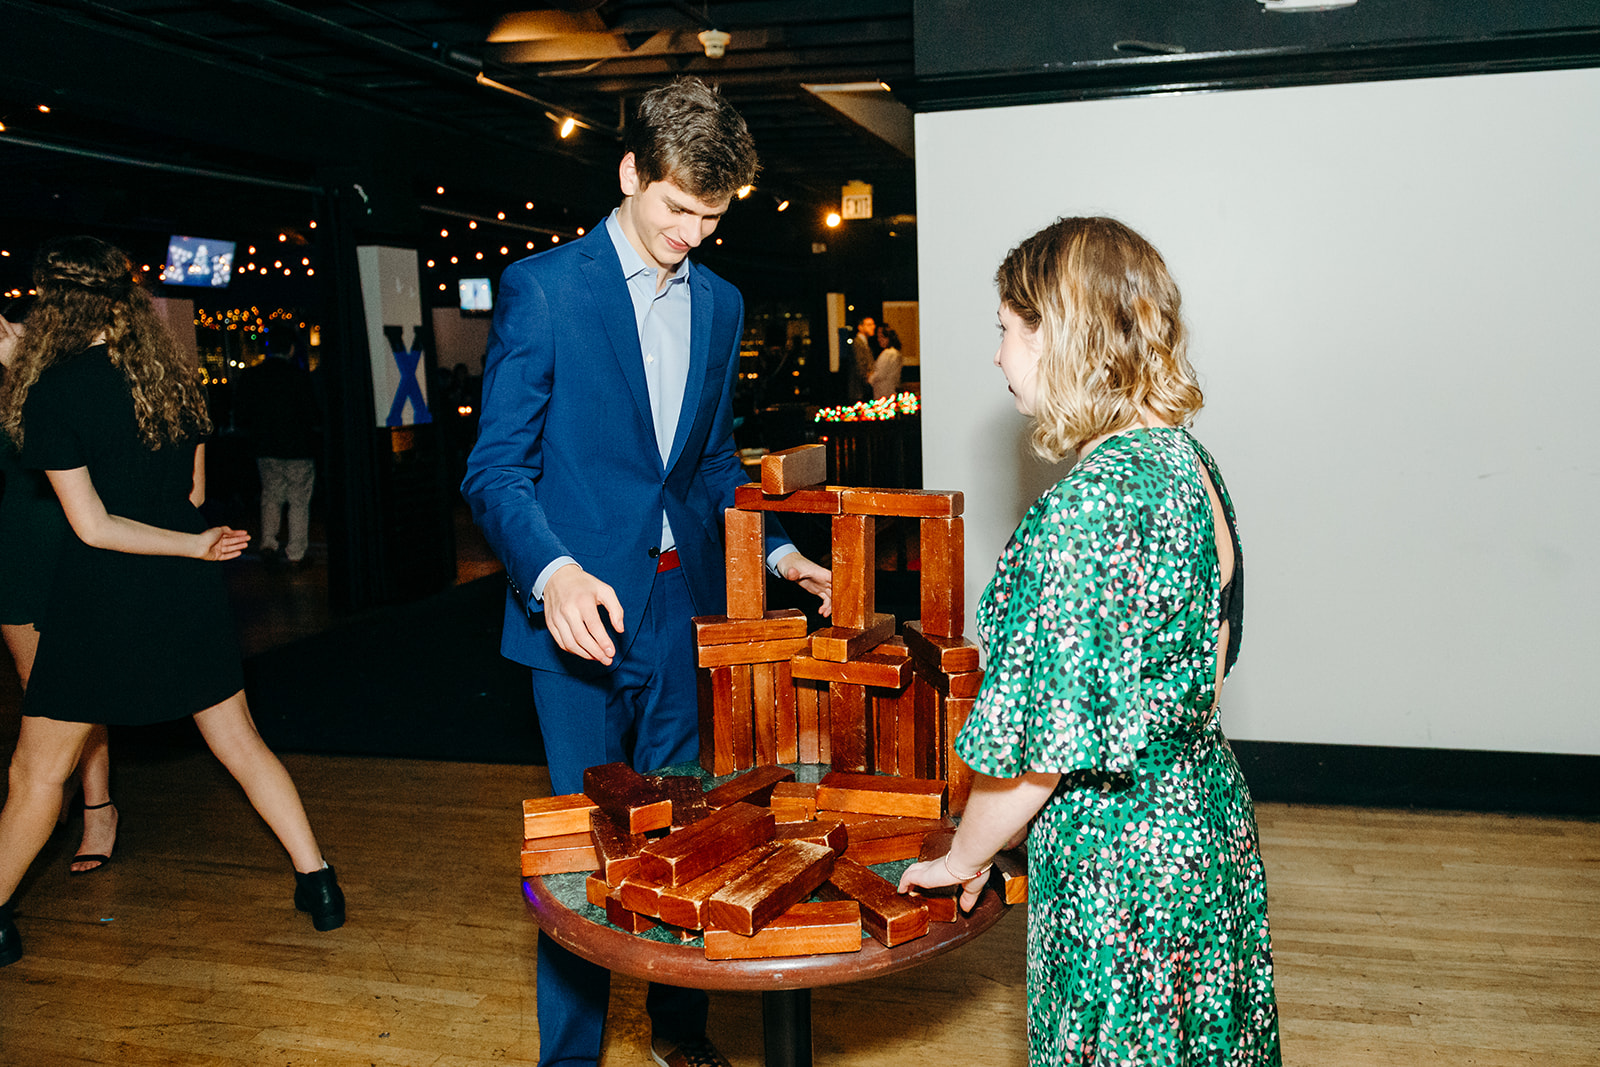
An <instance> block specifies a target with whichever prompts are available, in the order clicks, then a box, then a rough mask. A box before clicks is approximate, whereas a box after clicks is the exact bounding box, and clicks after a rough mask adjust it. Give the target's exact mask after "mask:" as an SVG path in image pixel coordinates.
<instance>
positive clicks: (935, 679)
mask: <svg viewBox="0 0 1600 1067" xmlns="http://www.w3.org/2000/svg"><path fill="white" fill-rule="evenodd" d="M912 663H913V667H912V669H913V670H914V671H916V672H917V673H918V674H920V675H922V676H923V677H924V678H926V679H927V680H928V684H929V685H931V686H933V687H934V688H935V689H937V690H938V691H939V694H940V695H941V696H947V697H955V698H956V699H957V700H970V699H972V698H973V697H975V696H977V695H978V690H980V689H982V688H983V672H982V671H960V672H958V673H956V674H949V673H947V672H945V671H942V670H940V669H939V668H937V667H935V666H933V665H932V664H931V663H928V662H926V661H925V660H920V659H917V660H913V661H912Z"/></svg>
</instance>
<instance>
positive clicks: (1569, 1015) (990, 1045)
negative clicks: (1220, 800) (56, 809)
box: [0, 746, 1600, 1067]
mask: <svg viewBox="0 0 1600 1067" xmlns="http://www.w3.org/2000/svg"><path fill="white" fill-rule="evenodd" d="M8 747H9V746H8ZM0 751H5V750H0ZM286 762H287V763H288V764H289V766H290V769H291V771H292V773H293V774H294V776H295V778H296V780H297V781H298V782H299V784H300V787H301V790H302V792H303V793H304V795H305V797H306V800H307V806H308V808H310V810H311V811H312V813H313V818H314V820H315V822H316V825H317V827H318V831H319V833H320V834H321V836H322V838H323V841H324V843H325V847H326V850H327V852H328V854H329V856H330V858H331V859H332V861H333V862H334V864H335V865H336V866H337V867H338V868H339V871H340V878H341V881H342V882H343V883H344V885H345V887H346V890H347V892H348V894H349V899H350V922H349V924H348V925H347V926H345V927H344V928H343V929H341V930H338V931H334V932H332V933H328V934H317V933H315V932H314V931H313V930H312V929H311V925H310V923H309V921H307V920H306V919H305V918H304V916H302V915H300V914H299V913H297V912H295V911H294V910H293V908H292V907H291V906H290V894H291V891H292V880H291V878H290V876H289V867H288V864H287V862H286V861H285V860H284V859H283V857H282V856H281V854H280V853H279V851H278V848H277V845H276V843H275V842H274V841H273V839H272V838H271V836H270V834H269V833H268V832H267V831H266V829H265V828H264V827H263V826H262V825H261V824H260V823H259V821H258V820H256V818H255V816H254V815H253V814H252V813H251V812H250V810H249V808H248V806H247V805H246V804H245V801H244V799H243V797H242V795H241V794H240V793H239V792H238V790H237V789H236V788H235V787H234V786H233V785H232V783H231V781H230V780H228V779H227V778H226V776H225V775H224V774H223V772H222V771H221V770H220V769H219V768H218V767H217V766H216V764H215V763H214V762H212V761H211V759H210V758H209V756H207V755H205V754H204V753H200V752H182V751H178V752H172V753H170V754H165V755H163V754H161V753H156V754H154V755H152V756H148V757H146V758H143V759H129V760H124V761H122V762H120V763H119V765H118V770H117V778H116V782H117V794H118V795H117V799H118V802H119V804H120V805H121V810H122V813H123V823H122V835H121V839H120V840H119V842H118V847H117V856H116V860H115V862H114V863H113V864H112V865H111V866H109V867H107V868H106V869H105V870H103V871H100V872H98V873H96V874H94V875H90V876H87V877H79V878H69V877H68V876H67V873H66V861H67V856H68V853H69V852H70V851H71V849H72V848H73V846H74V845H75V844H76V840H77V838H76V830H77V820H76V819H74V820H73V822H72V824H71V826H69V828H68V830H66V831H63V832H61V833H58V834H57V835H56V837H55V838H54V839H53V840H52V842H51V844H50V846H49V848H48V849H47V852H46V854H45V855H44V856H42V857H41V859H40V861H39V862H38V863H37V864H36V865H35V867H34V870H33V872H32V874H31V875H30V879H29V882H28V884H27V885H26V886H25V889H24V893H23V895H22V897H21V900H20V910H21V913H22V929H23V933H24V937H25V939H26V941H27V950H28V954H27V956H26V958H25V959H24V960H23V961H22V962H21V963H18V964H15V965H13V966H11V967H7V968H5V969H3V970H0V1063H3V1064H6V1065H27V1067H49V1065H54V1064H79V1063H115V1064H139V1065H142V1064H183V1065H189V1064H193V1065H212V1064H215V1065H239V1064H249V1065H252V1067H258V1065H262V1064H283V1065H301V1064H324V1065H361V1067H367V1065H377V1064H403V1065H417V1067H458V1065H466V1064H532V1063H534V1062H535V1059H536V1048H537V1023H536V1020H535V1012H534V951H533V946H534V936H533V928H532V925H531V924H530V923H529V921H528V919H527V918H526V916H525V913H524V910H523V906H522V903H521V899H520V897H519V896H518V891H517V880H516V876H515V871H516V855H517V853H516V846H517V835H518V824H519V814H520V801H521V800H522V799H523V798H524V797H526V796H533V795H541V794H543V793H546V792H547V791H548V781H547V779H546V778H545V776H544V773H543V771H542V770H541V769H537V768H518V767H502V766H488V765H477V764H448V763H427V762H411V761H396V760H369V759H359V758H335V757H323V756H296V757H290V758H288V759H287V760H286ZM1260 820H1261V825H1262V834H1263V847H1264V852H1265V855H1266V860H1267V868H1268V875H1269V879H1270V883H1269V884H1270V893H1271V909H1272V920H1273V930H1274V935H1275V942H1276V946H1277V964H1278V983H1279V985H1278V991H1279V998H1280V999H1279V1002H1280V1008H1281V1012H1282V1016H1283V1035H1284V1048H1285V1053H1286V1062H1288V1063H1290V1064H1297V1065H1307V1067H1312V1065H1315V1067H1343V1065H1351V1067H1355V1065H1362V1067H1367V1065H1375V1064H1395V1065H1402V1064H1403V1065H1407V1067H1409V1065H1415V1064H1432V1063H1438V1064H1447V1063H1448V1064H1475V1065H1494V1064H1541V1065H1544V1067H1561V1065H1571V1067H1578V1065H1584V1067H1592V1065H1593V1064H1595V1063H1597V1062H1600V998H1597V993H1600V934H1597V928H1600V923H1597V920H1600V824H1597V823H1596V822H1593V821H1584V820H1563V819H1541V818H1529V817H1505V816H1494V815H1475V814H1474V815H1463V814H1438V813H1414V812H1396V811H1370V810H1355V809H1341V808H1318V807H1299V806H1296V807H1289V806H1282V805H1263V807H1262V810H1261V812H1260ZM1024 927H1025V919H1024V916H1023V914H1022V913H1021V912H1020V911H1016V912H1014V913H1013V914H1012V915H1010V916H1008V917H1007V918H1006V919H1004V920H1003V921H1002V922H1001V923H1000V925H999V926H997V927H996V928H995V929H994V930H993V931H992V932H991V933H990V934H988V935H986V936H985V937H984V938H983V939H981V940H980V941H979V942H978V943H976V944H974V945H972V946H969V947H968V948H966V949H963V950H961V951H959V952H957V953H953V954H951V955H950V956H946V957H944V958H943V959H941V960H939V961H937V962H935V963H933V964H930V965H929V966H926V967H923V968H921V969H920V970H916V971H913V972H911V973H909V974H904V975H896V976H891V977H889V978H886V979H882V980H876V981H872V982H867V983H861V984H858V985H854V986H848V987H842V988H835V989H826V990H819V991H818V992H817V994H816V995H815V997H814V1007H815V1011H814V1015H815V1020H816V1023H815V1038H816V1052H817V1059H818V1062H819V1063H824V1064H848V1065H861V1067H866V1065H869V1064H870V1065H881V1064H906V1065H908V1067H909V1065H911V1064H919V1065H920V1064H922V1063H926V1062H929V1061H930V1060H932V1061H934V1062H939V1061H942V1062H978V1063H983V1064H995V1065H1003V1067H1010V1065H1019V1067H1020V1065H1022V1064H1024V1063H1025V1062H1026V1047H1025V1045H1026V1042H1025V1037H1024V1033H1023V1012H1024V1000H1023V980H1024V977H1023V972H1024V967H1023V939H1024ZM612 1001H613V1006H612V1015H611V1019H610V1023H609V1027H608V1036H607V1044H606V1054H605V1060H604V1062H605V1063H606V1064H607V1065H610V1067H616V1065H629V1067H634V1065H638V1064H643V1063H645V1062H646V1053H645V1043H646V1041H647V1040H648V1024H647V1023H646V1021H645V1018H644V1014H643V990H642V988H641V987H640V985H639V983H637V982H635V981H632V980H629V979H622V978H619V979H618V980H617V981H616V983H615V991H614V995H613V998H612ZM712 1028H713V1034H714V1036H715V1037H716V1039H717V1040H718V1041H719V1043H720V1044H721V1045H722V1047H723V1049H724V1050H725V1051H726V1052H727V1053H728V1054H729V1056H730V1058H731V1059H732V1060H733V1062H734V1064H735V1065H737V1067H754V1065H756V1064H759V1063H760V1059H761V1039H760V1000H759V997H758V996H756V995H753V994H714V995H713V999H712ZM974 1050H981V1052H980V1054H978V1055H977V1056H976V1057H975V1056H974Z"/></svg>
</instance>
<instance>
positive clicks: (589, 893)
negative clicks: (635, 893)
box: [583, 874, 611, 911]
mask: <svg viewBox="0 0 1600 1067" xmlns="http://www.w3.org/2000/svg"><path fill="white" fill-rule="evenodd" d="M583 895H584V896H586V897H588V898H589V903H591V904H593V905H594V906H595V907H597V908H600V909H601V910H602V911H603V910H605V906H606V897H608V896H610V895H611V886H609V885H607V884H606V880H605V879H604V878H602V877H600V876H599V875H598V874H591V875H590V876H589V877H588V878H587V879H585V880H584V883H583Z"/></svg>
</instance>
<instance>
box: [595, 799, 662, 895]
mask: <svg viewBox="0 0 1600 1067" xmlns="http://www.w3.org/2000/svg"><path fill="white" fill-rule="evenodd" d="M589 837H590V839H591V840H592V841H593V842H594V855H595V861H596V862H597V863H599V865H600V877H601V878H603V879H605V881H606V884H607V885H616V884H617V883H618V882H621V881H622V880H623V879H624V878H626V877H628V875H630V874H632V873H633V872H634V871H637V870H638V869H639V851H640V849H642V848H644V846H645V843H646V841H647V840H648V839H647V838H646V837H645V836H644V835H643V834H630V833H628V831H626V830H624V829H623V828H622V827H621V826H619V825H618V824H617V820H615V819H613V818H612V817H611V816H610V815H608V814H606V813H605V812H603V811H600V810H599V809H598V808H597V809H596V810H595V811H594V812H592V813H591V814H590V815H589Z"/></svg>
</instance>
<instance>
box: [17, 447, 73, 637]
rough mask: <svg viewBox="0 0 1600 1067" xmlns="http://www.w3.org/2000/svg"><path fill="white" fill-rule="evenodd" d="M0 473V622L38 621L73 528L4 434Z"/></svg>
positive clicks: (39, 477) (47, 486)
mask: <svg viewBox="0 0 1600 1067" xmlns="http://www.w3.org/2000/svg"><path fill="white" fill-rule="evenodd" d="M0 475H3V476H4V478H5V489H4V491H3V492H0V623H17V624H22V623H30V622H31V623H37V622H38V621H39V619H40V617H41V616H42V615H43V614H44V606H45V605H46V604H47V603H49V602H50V582H51V579H52V578H53V577H54V576H55V570H56V560H57V559H58V558H59V557H60V555H61V549H62V547H63V546H64V545H65V544H66V543H67V541H68V539H69V538H71V537H72V528H71V527H70V526H68V525H67V517H66V516H65V515H63V514H62V513H61V504H60V503H59V502H58V501H57V500H56V494H55V491H54V490H53V489H51V488H50V483H49V482H48V481H46V480H45V476H44V474H43V472H41V471H34V470H28V469H27V468H26V467H24V466H23V465H22V461H21V459H20V457H19V456H18V455H17V450H16V449H15V448H14V447H12V444H11V441H10V439H9V438H7V437H6V436H5V435H4V434H0Z"/></svg>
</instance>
